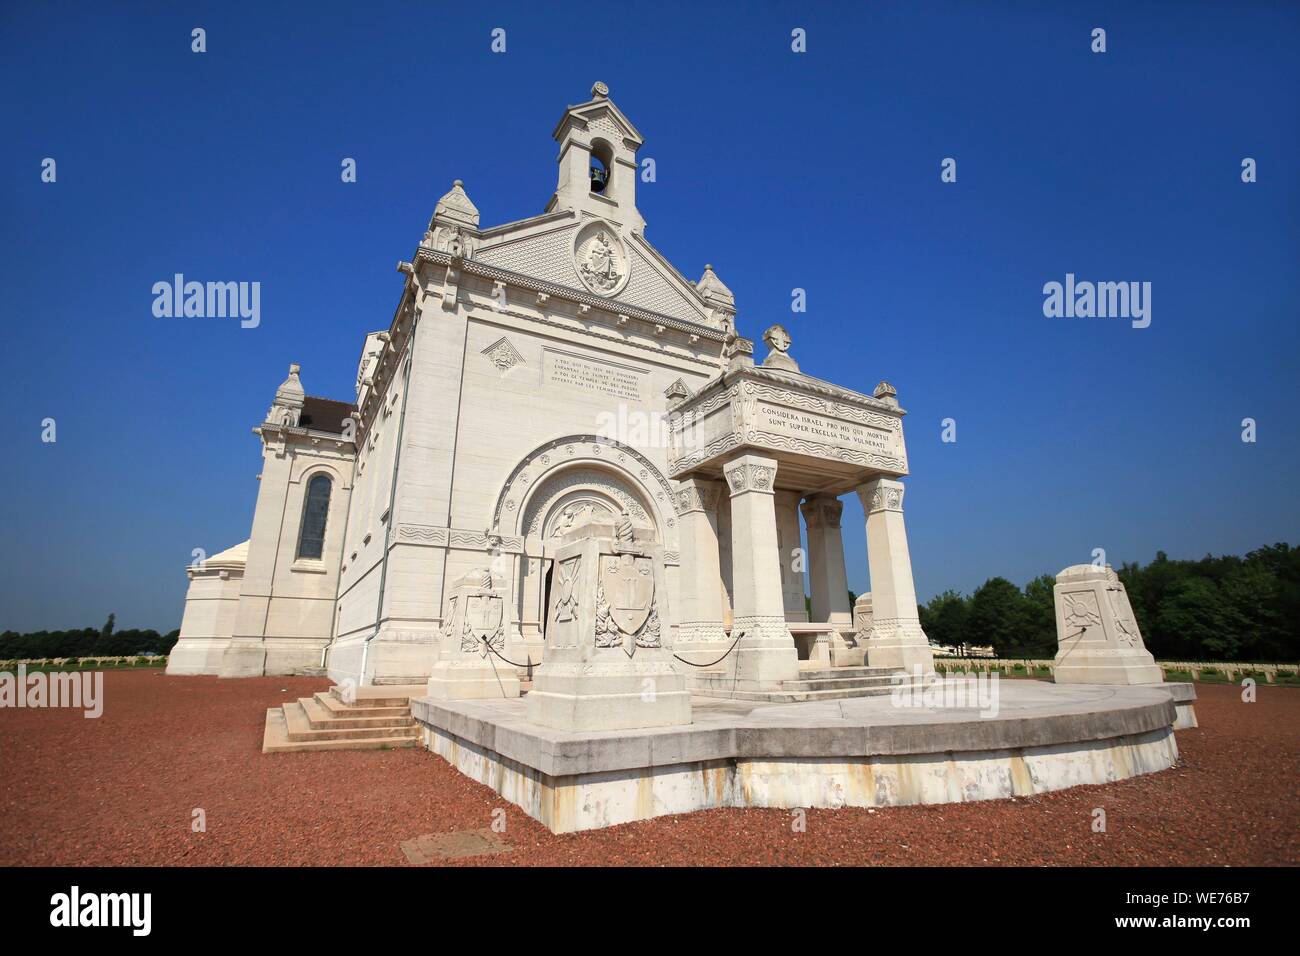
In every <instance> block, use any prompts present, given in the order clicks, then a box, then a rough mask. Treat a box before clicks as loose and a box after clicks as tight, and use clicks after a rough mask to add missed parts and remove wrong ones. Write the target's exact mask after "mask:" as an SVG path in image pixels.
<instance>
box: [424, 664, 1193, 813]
mask: <svg viewBox="0 0 1300 956" xmlns="http://www.w3.org/2000/svg"><path fill="white" fill-rule="evenodd" d="M999 694H1000V700H999V702H998V704H999V706H998V711H997V713H996V715H993V714H991V713H986V714H985V715H981V712H980V711H979V710H977V709H975V708H949V709H938V708H928V707H905V706H898V705H896V704H895V703H894V701H893V699H891V698H890V697H868V698H854V699H847V700H828V701H811V702H804V703H791V704H779V703H776V704H774V703H760V702H747V701H739V700H726V701H724V700H717V699H710V698H703V697H696V698H694V699H693V701H692V708H693V714H694V722H693V723H692V724H691V725H690V726H687V727H666V728H658V729H650V730H624V731H618V732H615V733H610V732H605V733H586V734H583V733H562V732H558V731H552V730H548V729H546V728H542V727H538V726H537V725H535V724H531V723H529V722H528V721H527V720H526V719H525V714H524V701H522V700H498V701H433V700H430V699H428V698H419V699H412V701H411V712H412V715H413V716H414V717H415V719H416V721H417V723H418V725H419V728H420V739H421V742H422V743H423V745H424V747H425V748H426V749H428V750H431V751H433V752H434V753H435V754H437V755H439V756H441V757H443V758H444V759H446V760H447V761H448V762H449V763H451V764H452V766H454V767H456V769H458V770H460V771H461V772H462V773H464V774H466V775H467V776H469V777H471V778H473V779H474V780H477V781H479V782H480V783H483V784H485V785H486V786H489V787H491V788H493V789H494V790H495V791H496V792H497V793H499V794H501V796H502V797H504V798H505V799H507V800H509V801H510V802H512V803H514V804H516V805H518V806H519V807H521V808H523V810H524V811H525V812H526V813H528V814H529V815H530V816H532V817H533V818H534V819H536V820H539V821H541V822H542V823H543V824H545V825H546V826H547V827H548V828H549V829H550V830H551V831H552V832H555V833H568V832H573V831H577V830H589V829H595V828H598V827H606V826H614V825H616V824H620V823H629V822H632V821H635V820H647V819H650V818H652V817H657V816H662V815H666V814H673V813H685V812H689V811H693V810H704V809H711V808H715V807H780V808H794V807H845V806H854V807H879V806H896V805H904V804H929V803H959V802H965V801H970V800H990V799H996V798H1000V797H1011V796H1028V795H1030V794H1035V793H1045V792H1048V791H1052V790H1060V789H1064V788H1066V787H1072V786H1077V785H1080V784H1096V783H1108V782H1111V781H1114V780H1123V779H1125V778H1127V777H1132V776H1135V775H1137V774H1142V773H1152V772H1155V771H1157V770H1164V769H1166V768H1168V767H1170V766H1172V765H1173V764H1174V763H1175V762H1176V760H1177V759H1178V747H1177V744H1176V743H1175V742H1174V736H1173V726H1174V722H1175V719H1176V713H1175V705H1174V701H1173V700H1172V699H1171V696H1170V693H1169V691H1167V690H1165V689H1163V688H1157V687H1114V686H1094V685H1072V686H1068V687H1062V686H1058V685H1054V684H1048V683H1041V682H1037V681H1004V682H1001V684H1000V687H999Z"/></svg>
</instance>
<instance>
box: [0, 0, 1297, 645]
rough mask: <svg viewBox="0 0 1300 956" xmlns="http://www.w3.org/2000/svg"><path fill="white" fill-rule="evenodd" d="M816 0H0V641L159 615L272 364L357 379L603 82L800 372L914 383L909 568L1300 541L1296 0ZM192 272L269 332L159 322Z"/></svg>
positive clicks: (678, 251) (243, 442) (681, 253)
mask: <svg viewBox="0 0 1300 956" xmlns="http://www.w3.org/2000/svg"><path fill="white" fill-rule="evenodd" d="M802 6H804V5H799V7H796V6H795V5H794V4H745V6H744V9H745V10H746V12H743V13H738V12H735V11H734V10H733V9H730V8H728V7H726V6H722V5H717V6H714V5H709V4H701V3H690V4H681V5H677V4H672V3H668V4H664V3H638V4H626V3H605V4H593V3H591V2H583V3H580V4H571V5H567V6H566V5H551V4H544V5H543V4H520V5H507V4H451V3H410V2H406V3H392V4H387V3H346V4H341V3H314V4H310V5H305V4H304V5H298V6H296V7H293V8H290V7H288V6H281V5H279V4H273V3H255V4H238V3H224V2H223V3H204V4H192V3H184V2H178V3H153V4H131V5H127V4H90V3H84V4H63V3H15V2H12V0H11V2H6V3H5V4H4V5H3V7H0V124H2V125H0V129H2V130H3V138H2V139H0V189H2V190H3V193H2V194H0V195H2V196H3V209H4V214H3V215H2V216H0V236H2V237H3V257H0V306H2V310H3V311H2V313H0V314H2V315H3V323H4V325H3V328H4V339H3V342H4V347H3V349H0V382H2V383H3V390H4V391H3V394H4V404H3V415H2V420H3V426H0V427H2V428H3V438H4V450H5V462H4V467H3V468H2V469H0V541H2V543H3V552H2V553H3V556H4V574H3V575H0V629H3V628H16V629H19V630H28V629H38V628H61V627H73V626H85V625H95V626H98V624H100V623H101V622H102V621H103V619H104V617H105V616H106V615H107V614H108V612H110V611H115V612H116V613H117V617H118V621H119V626H121V627H155V628H158V629H159V630H168V629H171V628H173V627H176V626H177V625H178V623H179V620H180V612H181V607H182V603H183V598H184V593H185V586H186V579H185V574H184V566H185V564H186V563H187V562H188V560H189V556H190V552H191V550H192V549H194V548H196V547H202V548H205V549H206V550H207V551H208V552H209V553H212V552H214V551H216V550H219V549H221V548H224V547H227V546H229V545H231V544H234V543H236V542H238V541H240V540H242V539H243V538H244V537H246V536H247V534H248V528H249V521H250V517H251V514H252V508H253V502H254V497H255V495H256V491H257V486H256V481H255V476H256V475H257V473H258V470H259V462H260V453H259V445H258V441H257V439H256V437H255V436H253V435H252V434H251V433H250V429H251V428H252V427H253V426H254V425H255V424H256V423H257V422H258V421H260V420H261V416H262V415H263V414H264V413H265V411H266V409H267V407H268V405H269V403H270V400H271V396H272V393H273V391H274V389H275V387H276V385H277V384H278V383H279V382H280V381H281V380H282V379H283V377H284V373H285V369H286V367H287V365H288V364H289V362H291V361H297V362H300V363H301V364H302V366H303V381H304V383H305V384H306V386H307V389H308V391H309V393H312V394H317V395H326V396H332V397H337V398H350V397H351V395H352V385H353V379H354V376H355V372H356V362H357V355H358V352H359V349H360V344H361V336H362V334H363V333H364V332H366V331H368V330H372V329H376V328H381V327H385V326H386V325H387V324H388V322H389V320H390V319H391V317H392V312H393V309H394V307H395V304H396V301H397V297H398V294H399V289H400V276H398V275H397V274H396V273H395V272H394V264H395V263H396V262H397V261H398V260H399V259H403V258H409V257H410V255H411V254H412V252H413V250H414V248H415V245H416V243H417V242H418V241H419V239H420V236H421V234H422V233H423V229H424V226H425V224H426V222H427V221H428V218H429V215H430V213H431V212H432V209H433V205H434V203H435V202H436V200H437V199H438V197H439V196H440V195H441V194H442V193H443V192H445V191H446V189H447V188H448V186H449V184H450V183H451V181H452V179H454V178H460V179H463V180H464V181H465V184H466V187H467V189H468V191H469V194H470V196H471V197H472V199H473V200H474V202H475V203H476V204H477V205H478V207H479V209H480V211H481V213H482V219H483V223H484V225H491V224H496V223H499V222H505V221H510V220H514V219H519V218H523V217H526V216H529V215H533V214H536V213H538V212H540V211H541V209H542V207H543V205H544V203H545V202H546V200H547V199H548V198H549V196H550V194H551V191H552V190H553V188H554V185H555V175H556V170H555V162H554V159H555V145H554V143H553V142H552V141H551V139H550V132H551V129H552V128H553V125H554V123H555V121H556V120H557V119H558V118H559V116H560V113H561V111H562V110H563V107H564V106H565V105H566V104H568V103H577V102H581V101H583V100H585V99H586V98H587V93H588V90H589V89H590V87H591V84H592V82H593V81H594V80H596V79H602V80H604V81H605V82H606V83H608V84H609V86H610V89H611V93H612V96H613V98H614V100H615V101H616V102H617V103H618V105H619V106H620V107H621V108H622V109H623V110H624V111H625V112H626V113H627V115H628V116H629V117H630V118H631V119H632V120H633V122H634V123H636V124H637V126H638V127H639V128H640V130H641V131H642V133H643V134H644V135H645V137H646V145H645V147H644V149H643V150H642V156H643V157H644V156H649V157H653V158H654V159H655V161H656V163H657V168H658V181H657V182H656V183H654V184H653V185H643V186H642V187H641V189H640V190H639V195H638V200H639V205H640V207H641V210H642V212H643V213H644V215H645V217H646V219H647V220H648V223H649V226H648V230H647V236H648V238H649V239H650V240H651V241H652V242H654V243H655V244H656V245H657V246H658V247H659V248H660V249H661V250H662V251H663V252H664V253H665V255H667V256H668V257H669V258H670V259H671V260H672V261H673V262H674V263H675V264H676V265H677V266H678V267H679V268H680V269H681V270H682V271H683V272H684V273H686V274H687V275H688V276H691V277H695V276H698V275H699V273H700V271H701V270H702V268H703V265H704V263H705V262H712V263H713V264H714V265H715V267H716V268H717V270H718V273H719V275H720V276H721V277H722V278H723V280H724V281H725V282H726V283H727V284H728V285H729V286H730V287H731V288H732V289H733V290H734V291H735V293H736V298H737V301H738V304H739V309H740V316H739V321H740V325H741V330H742V332H743V333H745V334H748V335H750V336H751V337H757V336H758V335H759V334H761V332H762V330H763V329H764V328H765V327H766V326H767V325H769V324H771V323H772V322H775V321H781V322H784V323H785V324H786V326H787V327H788V328H789V329H790V331H791V333H792V335H793V339H794V346H793V349H792V354H794V355H795V356H796V357H797V358H798V360H799V361H800V363H801V364H802V366H803V369H804V370H805V371H807V372H810V373H811V374H814V375H818V376H820V377H823V378H827V379H830V380H832V381H836V382H839V383H842V384H845V385H849V386H853V387H857V388H860V389H862V390H865V391H870V390H871V389H872V388H873V387H874V386H875V384H876V382H878V381H879V380H881V379H888V380H889V381H890V382H892V383H893V384H894V385H895V386H896V387H897V388H898V392H899V398H900V401H901V402H902V404H903V406H904V407H905V408H906V409H907V410H908V411H909V413H910V414H909V417H908V418H907V419H906V430H907V438H908V448H909V452H910V457H911V468H912V477H910V478H909V479H908V485H909V492H908V497H907V523H908V531H909V536H910V543H911V549H912V556H913V561H914V566H915V572H916V582H917V589H918V592H919V593H920V595H921V597H922V599H925V598H927V597H928V596H929V595H931V594H933V593H935V592H936V591H940V590H943V589H946V588H950V587H951V588H957V589H960V590H965V591H970V590H971V589H973V588H974V587H976V586H978V585H979V584H980V583H982V582H983V581H984V580H985V579H986V578H988V577H990V576H993V575H1004V576H1006V577H1008V578H1010V579H1011V580H1013V581H1015V582H1016V583H1018V584H1023V583H1024V582H1025V581H1026V580H1028V579H1029V578H1030V577H1032V576H1034V575H1036V574H1039V573H1043V572H1055V571H1057V570H1059V569H1060V568H1062V567H1063V566H1065V565H1069V564H1074V563H1079V562H1083V561H1088V560H1090V558H1091V551H1092V549H1093V548H1096V547H1102V548H1105V549H1106V551H1107V555H1108V558H1109V560H1110V561H1111V562H1112V563H1113V564H1115V565H1118V564H1119V563H1120V562H1121V561H1125V560H1141V561H1147V560H1149V559H1150V558H1151V557H1152V556H1153V555H1154V553H1155V552H1156V550H1157V549H1163V550H1165V551H1167V552H1169V554H1171V555H1172V556H1181V557H1199V556H1201V555H1203V554H1205V553H1206V552H1214V553H1240V552H1243V551H1245V550H1248V549H1250V548H1253V547H1257V546H1259V545H1262V544H1265V543H1271V542H1274V541H1278V540H1289V541H1291V542H1292V543H1300V504H1298V503H1297V487H1298V485H1300V483H1298V482H1297V459H1298V453H1297V438H1300V435H1298V431H1300V427H1298V426H1297V413H1298V410H1300V402H1298V401H1297V398H1298V397H1300V396H1298V395H1297V392H1298V391H1300V387H1298V386H1297V364H1298V363H1297V359H1298V358H1300V347H1298V346H1300V331H1298V330H1297V318H1298V317H1300V309H1298V306H1300V288H1298V282H1297V264H1298V263H1300V231H1298V229H1297V221H1298V217H1297V213H1300V196H1298V190H1300V186H1298V185H1297V184H1298V183H1300V174H1298V173H1297V169H1296V162H1297V157H1300V135H1298V128H1300V124H1298V123H1297V119H1298V117H1297V90H1300V66H1297V50H1300V7H1298V6H1297V5H1295V4H1281V3H1251V2H1235V3H1226V2H1225V3H1221V4H1207V3H1196V2H1192V3H1159V4H1154V3H1133V2H1126V3H1105V4H1090V5H1085V4H1068V5H1067V4H1052V3H1017V4H979V5H976V4H967V3H953V4H940V3H925V2H906V3H855V4H852V5H850V4H821V5H814V9H813V10H812V12H808V11H807V10H804V9H800V7H802ZM535 8H536V9H535ZM141 11H147V13H142V12H141ZM195 26H202V27H204V28H205V29H206V30H207V40H208V52H207V53H205V54H202V55H196V54H194V53H191V52H190V30H191V29H192V28H193V27H195ZM1097 26H1101V27H1104V28H1105V29H1106V30H1107V46H1108V51H1107V52H1106V53H1105V54H1101V55H1098V54H1093V53H1092V52H1090V49H1089V47H1090V31H1091V30H1092V28H1093V27H1097ZM494 27H503V28H504V29H505V30H506V31H507V33H506V36H507V52H506V53H505V54H493V53H492V52H491V51H490V49H489V43H490V36H489V34H490V31H491V30H492V29H493V28H494ZM794 27H803V28H805V29H806V30H807V36H808V52H807V53H806V54H802V55H797V54H794V53H792V52H791V50H790V32H791V30H792V29H793V28H794ZM44 157H53V158H55V159H56V161H57V164H58V166H57V174H58V181H57V183H55V184H43V183H42V182H41V181H40V164H41V160H42V159H43V158H44ZM343 157H354V158H356V160H357V163H358V176H359V181H358V182H357V183H356V184H352V185H345V184H343V183H341V182H340V178H339V170H340V161H341V160H342V158H343ZM944 157H953V158H955V159H956V160H957V163H958V167H957V171H958V181H957V183H955V184H943V183H941V182H940V181H939V165H940V161H941V160H942V159H943V158H944ZM1243 157H1253V158H1254V159H1256V160H1257V162H1258V177H1259V181H1258V182H1257V183H1254V184H1250V185H1247V184H1243V183H1242V182H1241V178H1240V168H1241V166H1240V164H1241V160H1242V159H1243ZM176 272H182V273H184V274H185V275H186V276H188V277H191V278H197V279H201V280H209V279H211V280H243V281H252V280H258V281H260V282H261V283H262V321H261V326H260V327H259V328H257V329H252V330H245V329H241V328H239V326H238V323H237V322H235V321H231V320H218V319H190V320H185V319H157V318H154V316H153V315H152V312H151V305H152V301H153V299H152V295H151V292H150V289H151V286H152V285H153V283H154V282H157V281H160V280H167V279H169V278H170V277H171V276H172V274H173V273H176ZM1067 272H1073V273H1075V274H1077V275H1078V276H1079V277H1080V278H1084V279H1093V280H1113V281H1120V280H1136V281H1149V282H1151V283H1152V286H1153V290H1152V323H1151V326H1150V327H1149V328H1147V329H1142V330H1138V329H1133V328H1131V327H1130V325H1129V323H1128V322H1126V321H1120V320H1096V319H1093V320H1088V319H1047V318H1044V316H1043V312H1042V301H1043V296H1042V291H1041V290H1042V286H1043V284H1044V283H1045V282H1048V281H1052V280H1057V281H1061V280H1063V279H1064V276H1065V274H1066V273H1067ZM796 286H798V287H803V288H806V289H807V290H808V303H809V309H808V312H807V313H806V314H802V315H792V314H791V313H790V290H791V289H792V288H794V287H796ZM760 354H762V353H761V346H760ZM47 416H48V417H53V418H54V419H56V421H57V428H58V432H57V435H58V441H57V442H56V443H55V444H44V443H42V442H41V440H40V436H41V420H42V419H43V418H45V417H47ZM1247 416H1249V417H1252V418H1254V419H1256V420H1257V422H1258V436H1259V440H1258V442H1257V443H1255V444H1243V442H1242V441H1241V439H1240V434H1241V424H1240V423H1241V420H1242V419H1243V418H1244V417H1247ZM945 417H952V418H954V419H956V421H957V437H958V440H957V442H956V443H955V444H944V443H942V442H941V441H940V421H941V420H942V419H944V418H945ZM845 521H846V524H845V527H846V528H847V529H848V531H847V535H846V537H847V540H848V552H849V577H850V585H851V586H852V587H853V588H854V589H856V590H862V589H864V588H865V586H866V580H865V579H866V570H865V565H866V563H865V556H864V543H863V534H862V531H861V509H860V508H859V506H858V504H857V502H856V501H851V502H849V504H848V506H847V507H846V510H845Z"/></svg>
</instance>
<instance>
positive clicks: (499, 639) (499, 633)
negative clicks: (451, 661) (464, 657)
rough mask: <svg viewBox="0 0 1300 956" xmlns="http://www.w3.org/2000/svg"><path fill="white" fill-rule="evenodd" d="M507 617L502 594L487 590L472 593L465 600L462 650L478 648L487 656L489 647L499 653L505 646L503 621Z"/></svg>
mask: <svg viewBox="0 0 1300 956" xmlns="http://www.w3.org/2000/svg"><path fill="white" fill-rule="evenodd" d="M504 619H505V602H504V600H503V599H502V597H501V595H500V594H494V593H492V592H485V593H481V594H471V595H469V596H468V597H467V598H466V600H465V623H464V626H463V629H462V630H461V634H460V649H461V650H462V651H473V650H477V651H478V652H479V656H481V657H487V655H488V649H489V648H491V649H492V650H495V651H496V652H497V653H498V654H499V653H501V650H502V649H503V648H504V647H505V641H506V635H505V628H504V627H503V626H502V623H503V621H504Z"/></svg>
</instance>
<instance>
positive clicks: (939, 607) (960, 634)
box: [918, 591, 970, 655]
mask: <svg viewBox="0 0 1300 956" xmlns="http://www.w3.org/2000/svg"><path fill="white" fill-rule="evenodd" d="M918 610H919V612H920V615H921V628H922V629H923V630H924V631H925V634H926V637H928V638H929V639H930V640H931V641H933V642H934V643H936V644H943V645H945V646H948V647H955V648H957V652H958V653H959V654H963V655H964V654H965V653H966V645H967V644H968V643H969V642H968V641H967V639H966V621H967V618H968V617H969V616H970V599H969V598H966V597H963V596H962V595H961V594H959V593H958V592H956V591H944V592H943V593H942V594H936V595H935V596H934V597H932V598H930V603H929V604H925V605H922V606H921V607H920V608H919V609H918Z"/></svg>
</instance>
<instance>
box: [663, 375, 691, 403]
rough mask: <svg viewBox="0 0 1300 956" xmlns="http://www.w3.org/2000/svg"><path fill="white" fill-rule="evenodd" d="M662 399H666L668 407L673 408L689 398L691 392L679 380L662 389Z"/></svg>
mask: <svg viewBox="0 0 1300 956" xmlns="http://www.w3.org/2000/svg"><path fill="white" fill-rule="evenodd" d="M664 397H665V398H667V399H668V407H669V408H675V407H676V406H678V405H680V404H681V403H682V402H684V401H686V399H688V398H690V397H691V390H690V389H689V388H688V387H687V386H686V383H685V382H683V381H682V380H681V379H680V378H679V379H677V380H676V381H675V382H673V383H672V384H671V385H669V386H668V387H667V388H666V389H664Z"/></svg>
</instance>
